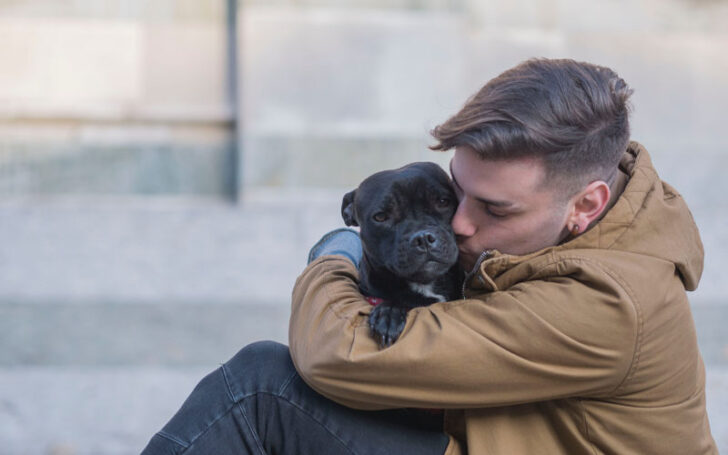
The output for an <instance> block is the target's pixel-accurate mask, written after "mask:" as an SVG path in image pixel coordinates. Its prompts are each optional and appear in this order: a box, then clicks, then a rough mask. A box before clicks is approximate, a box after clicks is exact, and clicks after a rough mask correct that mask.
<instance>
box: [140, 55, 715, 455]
mask: <svg viewBox="0 0 728 455" xmlns="http://www.w3.org/2000/svg"><path fill="white" fill-rule="evenodd" d="M630 93H631V91H630V90H629V88H628V87H627V85H626V84H625V83H624V81H623V80H622V79H620V78H619V77H618V76H617V75H616V74H615V73H614V72H613V71H611V70H609V69H607V68H603V67H598V66H594V65H591V64H586V63H578V62H574V61H570V60H531V61H528V62H524V63H522V64H520V65H518V66H516V67H515V68H513V69H511V70H509V71H506V72H505V73H503V74H502V75H500V76H499V77H497V78H495V79H493V80H491V81H490V82H488V83H487V84H486V85H485V87H483V89H481V90H480V91H479V92H478V93H477V94H476V95H475V96H473V97H472V98H471V99H470V100H468V102H467V103H466V105H465V106H464V107H463V109H462V110H461V111H460V112H459V113H458V114H456V115H455V116H454V117H452V118H451V119H449V120H448V121H447V122H445V123H444V124H443V125H440V126H439V127H437V128H435V129H434V131H433V136H434V137H435V139H436V140H437V141H438V143H437V144H436V145H435V146H434V147H433V148H434V149H437V150H449V149H453V148H454V149H455V153H454V156H453V158H452V160H451V163H450V169H451V174H452V177H453V183H454V185H455V188H456V192H457V194H458V199H459V205H458V209H457V212H456V214H455V216H454V218H453V221H452V226H453V229H454V231H455V233H456V235H457V238H458V245H459V247H460V253H461V262H462V264H463V265H464V266H465V267H466V268H467V269H468V270H470V273H469V274H468V276H467V279H466V283H465V284H466V286H465V287H464V296H463V299H462V300H458V301H453V302H445V303H439V304H434V305H431V306H428V307H423V308H416V309H414V310H412V311H411V312H410V313H409V315H408V318H407V324H406V326H405V329H404V331H403V332H402V334H401V335H400V338H399V339H398V341H397V342H396V343H395V344H394V345H392V346H391V347H389V348H387V349H379V347H378V345H377V344H376V342H375V341H374V340H373V339H372V338H371V337H370V336H369V333H368V327H367V318H366V315H367V314H368V312H369V311H370V306H369V304H368V303H367V302H366V300H364V298H363V297H362V296H361V295H360V294H359V292H358V288H357V276H358V275H357V269H356V263H357V260H358V257H359V255H360V251H359V250H360V246H359V245H358V244H357V242H356V237H355V236H354V235H353V234H352V233H350V232H341V233H337V234H334V235H328V236H326V237H324V239H323V240H322V241H321V242H319V244H317V245H316V246H315V247H314V249H313V250H312V257H313V258H314V260H313V262H311V264H310V265H309V266H308V267H307V268H306V269H305V270H304V272H303V274H302V275H301V276H300V277H299V279H298V281H297V282H296V286H295V288H294V291H293V307H292V315H291V325H290V334H289V335H290V336H289V338H290V357H289V354H288V349H287V348H285V347H284V346H281V345H275V344H270V343H266V344H256V345H252V346H249V347H247V348H245V349H243V350H242V351H241V352H240V353H239V354H238V356H236V358H234V359H233V360H231V361H230V362H228V363H227V364H225V365H223V367H222V368H221V369H220V370H218V371H217V372H215V373H213V374H211V375H210V376H208V378H206V379H205V380H203V382H202V383H201V384H200V386H198V389H196V391H195V392H193V394H192V396H191V397H190V399H189V400H188V402H187V403H185V405H184V406H183V408H182V410H180V413H178V415H177V416H175V418H174V419H173V420H172V421H171V422H170V423H169V424H168V426H167V427H165V429H164V430H163V431H162V432H160V433H159V434H158V435H157V436H155V438H154V439H153V440H152V442H151V443H150V446H149V447H148V450H149V453H162V450H170V451H172V450H174V451H177V452H182V451H184V450H188V453H213V452H214V453H362V454H370V453H417V454H421V453H448V454H464V453H471V454H509V455H510V454H533V453H543V454H595V453H620V454H621V453H625V454H627V453H629V454H632V453H635V454H637V453H639V454H650V453H654V454H666V453H676V454H714V453H717V450H716V447H715V443H714V441H713V439H712V437H711V435H710V429H709V425H708V419H707V415H706V411H705V390H704V387H705V377H704V366H703V362H702V359H701V357H700V353H699V352H698V347H697V342H696V337H695V329H694V325H693V321H692V317H691V314H690V307H689V303H688V300H687V296H686V290H692V289H695V287H696V286H697V284H698V280H699V278H700V274H701V272H702V264H703V250H702V245H701V242H700V238H699V235H698V231H697V228H696V226H695V224H694V222H693V220H692V217H691V215H690V212H689V210H688V208H687V207H686V205H685V203H684V202H683V200H682V198H681V197H680V195H679V194H677V193H676V192H675V191H674V190H673V189H672V188H671V187H670V186H669V185H667V184H665V183H663V182H661V181H660V179H659V177H658V176H657V173H656V172H655V170H654V168H653V167H652V165H651V163H650V159H649V156H648V155H647V152H646V151H645V150H644V149H643V148H642V147H641V146H640V145H639V144H636V143H629V142H628V141H629V126H628V105H627V102H628V98H629V95H630ZM291 358H292V362H293V364H295V370H297V372H296V371H295V370H294V369H293V367H292V364H291ZM273 372H275V373H273ZM299 374H300V376H299ZM306 384H308V385H306ZM309 386H310V387H311V388H313V389H314V390H316V391H317V392H319V393H320V394H321V395H319V394H317V393H315V392H313V391H312V390H311V389H310V388H309ZM324 397H326V398H324ZM334 402H336V403H338V404H335V403H334ZM413 408H415V409H416V408H429V409H433V408H434V409H441V410H444V417H439V415H438V414H436V413H435V414H427V413H425V412H417V411H412V410H411V409H413ZM405 409H410V410H405ZM373 411H376V412H373ZM155 449H158V450H157V451H156V452H155ZM246 450H247V451H246Z"/></svg>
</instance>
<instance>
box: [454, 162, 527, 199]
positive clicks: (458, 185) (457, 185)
mask: <svg viewBox="0 0 728 455" xmlns="http://www.w3.org/2000/svg"><path fill="white" fill-rule="evenodd" d="M450 178H451V179H452V183H453V184H454V185H455V186H456V187H458V188H459V189H460V190H462V187H461V186H460V184H459V183H458V181H457V180H455V174H453V172H452V160H450ZM473 199H475V200H476V201H478V202H480V203H482V204H486V205H492V206H494V207H504V208H505V207H511V206H513V205H515V204H513V202H510V201H492V200H490V199H485V198H482V197H474V198H473Z"/></svg>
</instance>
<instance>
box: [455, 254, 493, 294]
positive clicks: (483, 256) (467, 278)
mask: <svg viewBox="0 0 728 455" xmlns="http://www.w3.org/2000/svg"><path fill="white" fill-rule="evenodd" d="M492 254H493V250H485V251H483V252H482V253H480V256H478V260H477V261H475V266H473V270H471V271H470V272H469V273H468V274H467V275H465V280H464V281H463V289H462V295H463V300H465V299H466V298H467V297H465V287H466V286H467V284H468V282H469V281H470V279H471V278H473V276H474V275H475V273H476V272H477V271H478V269H479V268H480V264H482V263H483V261H485V260H486V259H488V258H489V257H490V256H492Z"/></svg>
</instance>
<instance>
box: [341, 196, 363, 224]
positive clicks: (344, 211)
mask: <svg viewBox="0 0 728 455" xmlns="http://www.w3.org/2000/svg"><path fill="white" fill-rule="evenodd" d="M355 194H356V190H354V191H349V192H348V193H346V194H345V195H344V200H342V201H341V217H342V218H344V223H346V225H347V226H359V223H358V222H357V220H356V214H355V213H354V195H355Z"/></svg>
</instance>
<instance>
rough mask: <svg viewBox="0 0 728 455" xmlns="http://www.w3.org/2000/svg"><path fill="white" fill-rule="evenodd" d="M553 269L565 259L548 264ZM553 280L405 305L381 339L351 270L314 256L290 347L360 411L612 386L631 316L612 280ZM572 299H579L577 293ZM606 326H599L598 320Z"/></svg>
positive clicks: (619, 376) (620, 371) (304, 366)
mask: <svg viewBox="0 0 728 455" xmlns="http://www.w3.org/2000/svg"><path fill="white" fill-rule="evenodd" d="M554 266H556V267H559V266H560V267H562V268H563V267H569V266H568V265H564V264H555V265H554ZM571 267H575V268H576V269H578V270H573V271H569V270H565V272H566V273H564V274H563V275H564V278H563V279H558V280H553V281H542V280H534V281H529V282H526V283H522V284H519V285H516V286H513V287H512V288H511V289H509V290H508V291H502V292H492V293H489V294H484V295H483V296H482V299H467V300H460V301H454V302H445V303H438V304H433V305H431V306H428V307H421V308H416V309H414V310H412V311H410V313H409V315H408V318H407V324H406V326H405V329H404V331H403V332H402V334H401V336H400V338H399V339H398V341H397V342H396V343H394V345H392V346H391V347H389V348H387V349H379V347H378V345H377V343H376V342H375V341H374V339H372V337H371V336H370V335H369V327H368V325H367V314H368V313H369V311H371V307H370V306H369V304H368V303H367V302H366V301H365V300H364V299H363V297H362V296H361V294H360V293H359V291H358V288H357V277H358V274H357V269H356V268H355V267H354V266H353V265H352V264H351V262H350V261H348V260H346V259H344V258H343V257H341V256H324V257H320V258H318V259H317V260H315V261H314V262H312V263H311V264H310V265H309V266H308V267H307V268H306V269H305V270H304V272H303V273H302V275H301V276H300V277H299V278H298V280H297V281H296V285H295V287H294V290H293V304H292V314H291V323H290V330H289V343H290V349H291V355H292V358H293V361H294V364H295V365H296V368H297V370H298V371H299V373H300V374H301V376H302V377H303V378H304V380H305V381H306V382H307V383H308V384H309V385H310V386H311V387H312V388H314V389H315V390H317V391H318V392H320V393H322V394H323V395H325V396H327V397H329V398H331V399H333V400H335V401H338V402H340V403H342V404H344V405H347V406H350V407H354V408H360V409H385V408H397V407H425V408H473V407H491V406H504V405H513V404H518V403H525V402H534V401H541V400H547V399H557V398H563V397H568V396H600V395H607V394H609V393H610V392H613V391H614V390H615V389H616V388H617V387H619V385H620V384H621V383H622V381H623V380H624V379H625V378H626V377H627V376H628V373H629V372H630V370H631V366H632V364H633V358H634V354H635V352H636V343H637V331H638V323H637V320H638V318H637V315H636V313H635V309H634V307H633V306H632V305H631V304H629V302H630V298H629V296H627V295H626V294H625V293H624V291H622V288H621V286H620V285H619V284H618V283H617V282H615V283H614V285H613V286H609V289H605V284H604V283H603V282H604V281H605V280H604V279H603V278H602V279H601V281H602V283H601V284H600V285H599V286H594V287H590V286H589V285H588V284H584V283H583V282H582V281H581V280H577V279H574V278H572V276H583V277H588V276H591V275H593V274H594V273H601V274H602V275H603V273H602V272H600V271H598V270H589V268H591V267H597V266H596V265H594V264H590V263H588V261H585V262H584V263H583V264H578V265H571ZM576 299H578V300H576ZM605 327H609V330H605V329H604V328H605Z"/></svg>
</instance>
